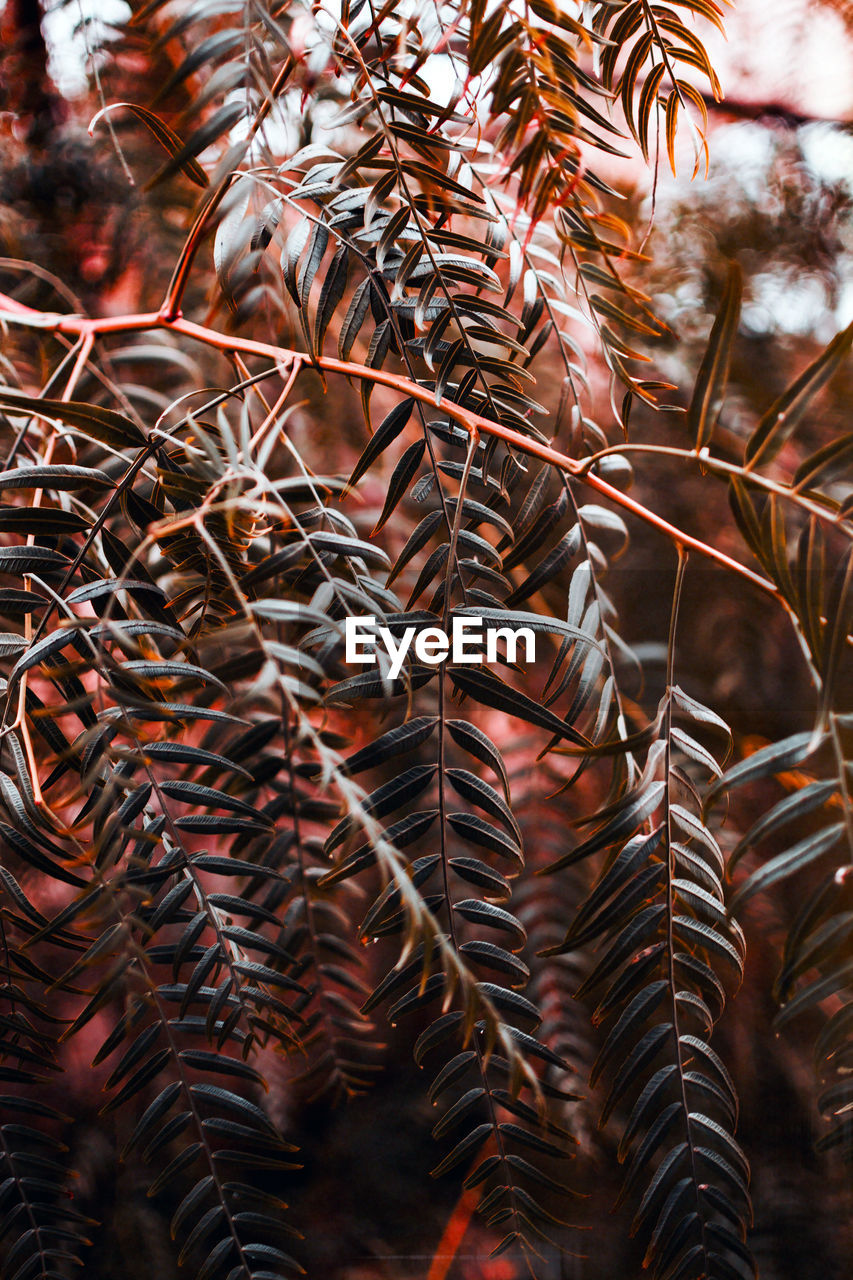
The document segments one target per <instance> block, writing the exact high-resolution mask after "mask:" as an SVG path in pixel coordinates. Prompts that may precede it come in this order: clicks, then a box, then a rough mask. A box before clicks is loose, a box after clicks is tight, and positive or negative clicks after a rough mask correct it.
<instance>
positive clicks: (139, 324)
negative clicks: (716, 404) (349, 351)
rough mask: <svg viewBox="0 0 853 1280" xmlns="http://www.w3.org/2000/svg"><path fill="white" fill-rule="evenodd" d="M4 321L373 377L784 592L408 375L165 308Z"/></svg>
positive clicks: (762, 585)
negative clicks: (231, 331) (193, 345)
mask: <svg viewBox="0 0 853 1280" xmlns="http://www.w3.org/2000/svg"><path fill="white" fill-rule="evenodd" d="M3 319H5V320H6V321H9V320H17V322H18V323H19V324H22V325H25V326H30V327H32V328H37V329H40V330H42V331H44V332H47V333H61V334H65V335H67V336H69V337H78V338H79V337H83V338H86V337H91V338H95V337H98V336H100V335H102V334H112V333H134V332H136V333H138V332H143V331H145V330H150V329H163V330H166V331H167V332H169V333H175V334H180V335H182V336H183V337H186V338H192V339H194V340H195V341H197V342H201V343H204V344H205V345H206V346H209V347H215V348H216V349H217V350H219V351H225V352H229V353H231V354H233V353H235V352H239V353H240V354H242V355H249V356H263V357H266V358H267V359H270V360H274V361H275V362H276V363H277V364H283V365H285V366H287V367H288V368H289V369H290V370H293V369H294V367H300V366H301V367H307V368H315V369H318V370H321V371H322V372H324V373H339V374H343V375H344V376H345V377H348V378H357V379H362V380H368V381H370V382H374V383H376V384H377V385H378V386H383V387H389V388H391V389H392V390H394V391H398V392H399V393H400V394H401V395H404V396H410V397H411V398H412V399H414V400H420V401H422V402H423V403H425V404H428V405H430V406H432V407H433V408H436V409H440V410H441V412H442V413H446V414H447V416H448V417H449V418H451V419H453V421H454V422H458V423H459V425H460V426H461V427H463V428H464V429H465V430H466V431H468V432H469V433H472V432H479V433H480V434H481V435H488V436H495V437H496V438H497V439H499V440H503V441H504V442H505V443H506V444H508V445H511V446H512V447H513V448H514V449H518V450H519V452H521V453H526V454H528V455H529V456H530V457H534V458H539V459H541V461H543V462H547V463H549V464H550V465H551V466H553V467H557V468H558V469H559V470H560V471H565V472H566V473H567V474H569V475H571V476H574V477H575V478H576V479H578V480H580V481H581V482H582V483H583V484H585V485H588V486H589V487H590V488H592V489H595V490H596V492H597V493H600V494H601V495H602V497H605V498H608V499H610V501H611V502H614V503H616V504H617V505H618V506H620V507H622V508H623V510H625V511H629V512H630V513H631V514H632V515H635V516H637V517H638V518H639V519H641V520H644V521H645V522H646V523H647V524H650V525H652V526H653V527H654V528H655V529H657V530H658V532H659V533H662V534H664V535H665V536H666V537H667V538H669V540H670V541H671V542H673V543H674V544H675V545H676V546H680V547H683V548H685V549H686V550H689V551H695V552H697V553H698V554H699V555H702V556H705V557H706V558H707V559H709V560H714V561H716V563H717V564H720V565H723V566H724V567H725V568H726V569H729V570H731V571H732V572H733V573H736V574H738V575H739V576H740V577H742V578H745V579H746V580H747V581H748V582H751V583H752V584H753V586H756V587H758V588H759V589H760V590H762V591H764V592H767V594H769V595H772V596H776V597H778V594H779V593H778V591H777V589H776V587H775V586H774V584H773V583H772V582H770V581H769V579H767V578H763V577H762V576H761V575H760V574H758V573H755V572H754V571H753V570H752V569H748V568H747V567H746V565H743V564H740V562H739V561H737V560H734V559H732V557H731V556H727V555H726V554H725V552H724V551H720V550H718V549H717V548H716V547H713V546H711V545H710V544H709V543H707V542H702V541H700V540H699V539H698V538H694V537H692V535H691V534H689V533H685V532H684V530H683V529H679V528H677V527H676V526H675V525H673V524H670V523H669V521H667V520H664V519H663V518H662V517H661V516H659V515H657V514H656V512H654V511H651V510H649V508H648V507H644V506H643V505H642V503H640V502H637V501H636V500H635V499H634V498H629V497H628V495H627V494H625V493H622V492H621V490H619V489H616V488H614V487H613V485H610V484H608V483H607V481H606V480H602V479H601V478H600V477H599V476H597V475H595V474H593V473H592V472H590V471H588V470H587V469H586V467H587V464H586V462H585V461H577V460H576V459H574V458H570V457H568V456H567V455H566V454H564V453H560V452H559V451H558V450H557V449H553V448H552V447H551V446H550V445H548V444H545V443H543V442H542V441H539V440H534V439H531V438H530V437H529V436H525V435H522V434H521V432H519V431H513V430H512V429H511V428H510V427H505V426H504V425H503V424H502V423H499V422H493V421H491V419H489V418H483V417H481V416H480V415H479V414H477V413H473V412H472V411H471V410H470V409H465V408H463V407H462V406H461V405H458V404H454V403H453V401H451V400H446V399H440V400H438V401H437V400H436V398H435V395H434V393H433V392H432V391H430V390H429V388H427V387H422V386H421V385H420V384H419V383H417V382H414V381H412V380H411V379H410V378H407V377H405V376H404V375H402V374H397V373H389V372H388V371H387V370H385V369H371V368H369V367H368V366H367V365H363V364H357V363H355V362H354V361H350V360H338V359H335V358H334V357H333V356H319V357H318V358H317V359H316V360H313V361H312V359H311V358H310V356H308V355H306V354H305V352H302V351H294V350H292V349H291V348H288V347H278V346H275V345H274V344H273V343H270V342H258V341H256V340H255V339H253V338H241V337H236V336H232V335H228V334H224V333H219V332H218V331H217V330H216V329H210V328H207V327H205V326H204V325H199V324H194V323H193V322H192V321H191V320H185V319H184V318H183V316H180V315H179V316H177V317H175V318H174V319H172V318H170V317H169V316H168V315H166V314H164V313H163V312H162V311H159V312H158V311H149V312H143V313H141V314H138V315H124V316H103V317H98V318H88V317H85V316H76V315H55V314H52V313H48V312H42V311H36V310H34V309H33V308H32V307H27V306H25V305H24V304H23V303H20V302H17V301H16V300H15V299H14V298H10V297H8V296H7V295H6V294H2V293H0V320H3Z"/></svg>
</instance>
